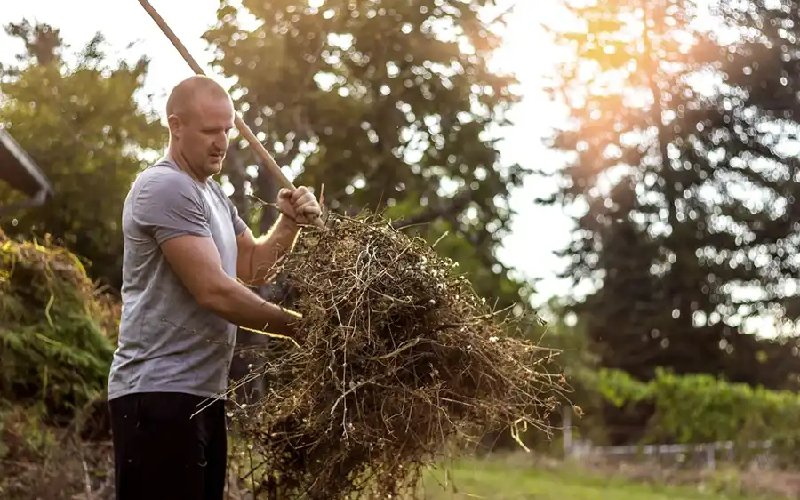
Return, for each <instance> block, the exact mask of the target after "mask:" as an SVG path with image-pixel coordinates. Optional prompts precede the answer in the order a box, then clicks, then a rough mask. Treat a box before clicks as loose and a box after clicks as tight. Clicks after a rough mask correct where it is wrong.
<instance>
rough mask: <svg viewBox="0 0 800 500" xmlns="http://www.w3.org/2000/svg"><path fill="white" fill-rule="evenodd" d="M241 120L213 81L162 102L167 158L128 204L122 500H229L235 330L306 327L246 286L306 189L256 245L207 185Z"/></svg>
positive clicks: (283, 248) (212, 184) (298, 215)
mask: <svg viewBox="0 0 800 500" xmlns="http://www.w3.org/2000/svg"><path fill="white" fill-rule="evenodd" d="M234 116H235V115H234V109H233V104H232V102H231V99H230V97H229V96H228V94H227V92H226V91H225V90H224V89H223V88H222V87H221V86H220V85H219V84H217V83H216V82H214V81H213V80H211V79H209V78H206V77H199V76H195V77H191V78H188V79H186V80H184V81H183V82H181V83H180V84H178V85H177V86H176V87H175V88H174V89H173V91H172V93H171V95H170V97H169V99H168V101H167V117H168V123H169V131H170V140H169V148H168V154H167V155H166V157H165V158H163V159H162V160H161V161H159V162H157V163H156V164H155V165H153V166H151V167H150V168H148V169H146V170H145V171H144V172H142V173H141V174H140V175H139V176H138V177H137V178H136V180H135V182H134V183H133V185H132V186H131V189H130V191H129V193H128V196H127V197H126V200H125V205H124V208H123V215H122V224H123V233H124V242H125V246H124V249H125V250H124V259H123V286H122V300H123V308H122V318H121V322H120V332H119V345H118V347H117V350H116V352H115V353H114V359H113V362H112V365H111V371H110V373H109V384H108V398H109V409H110V412H111V421H112V432H113V438H114V456H115V472H116V487H117V498H118V499H121V500H127V499H148V500H149V499H156V498H165V499H167V498H169V499H221V498H222V494H223V488H224V482H225V470H226V458H227V436H226V422H225V410H224V400H223V398H224V395H223V393H224V392H225V391H226V389H227V384H228V380H227V378H228V370H229V367H230V363H231V359H232V356H233V348H234V343H235V331H236V326H235V325H241V326H246V327H250V328H255V329H259V330H268V331H270V332H275V333H280V334H284V335H294V331H293V328H292V322H293V321H294V320H296V319H297V315H296V314H293V313H290V312H288V311H286V310H284V309H282V308H280V307H279V306H277V305H275V304H271V303H268V302H266V301H264V300H263V299H262V298H261V297H259V296H258V295H256V294H254V293H253V292H251V291H250V290H249V289H248V288H247V287H246V286H245V285H244V284H242V283H240V282H239V281H237V278H238V279H239V280H241V281H242V282H244V283H246V284H253V285H256V284H260V283H263V282H265V280H267V279H268V278H269V277H270V274H271V272H272V269H273V267H274V264H275V263H276V261H277V260H278V259H279V258H280V257H281V256H282V255H284V254H285V253H286V252H287V251H289V250H290V249H291V247H292V245H293V242H294V241H295V239H296V236H297V234H298V230H299V228H298V224H302V223H308V222H310V220H311V219H313V218H314V217H316V216H318V215H319V214H320V206H319V204H318V203H317V200H316V199H315V197H314V195H313V194H312V193H311V192H310V191H309V190H308V189H307V188H305V187H300V188H298V189H296V190H286V189H284V190H281V191H280V192H279V194H278V202H277V206H278V209H279V210H280V211H281V212H282V215H281V216H280V217H279V218H278V220H277V222H276V223H275V225H274V226H273V228H272V230H271V231H270V233H269V234H268V235H267V236H266V237H262V238H259V239H258V240H256V239H254V238H253V235H252V233H251V232H250V230H249V229H248V228H247V226H246V225H245V223H244V221H243V220H242V219H241V218H240V217H239V215H238V214H237V212H236V209H235V207H234V206H233V204H232V203H231V202H230V200H228V198H227V197H226V196H225V195H224V193H223V191H222V189H221V187H220V185H219V184H218V183H217V182H216V181H214V180H213V179H212V178H211V176H212V175H214V174H217V173H219V172H220V170H221V168H222V161H223V159H224V158H225V152H226V150H227V147H228V132H229V131H230V130H231V129H232V128H233V124H234ZM209 398H211V399H209ZM201 409H202V411H200V410H201ZM198 412H199V413H198Z"/></svg>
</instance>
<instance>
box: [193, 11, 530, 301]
mask: <svg viewBox="0 0 800 500" xmlns="http://www.w3.org/2000/svg"><path fill="white" fill-rule="evenodd" d="M492 4H494V2H493V1H491V0H470V1H460V0H459V1H456V0H409V1H403V2H394V1H386V0H375V1H370V2H354V1H351V0H329V1H327V2H325V3H324V4H323V5H322V6H320V7H314V6H312V5H310V4H309V2H307V1H305V0H280V1H273V2H262V1H259V0H252V1H251V0H245V1H244V2H243V6H244V8H243V9H240V8H236V7H234V6H233V5H232V4H231V3H230V2H227V1H224V2H223V3H222V6H221V7H220V9H219V11H218V19H219V22H218V24H217V25H216V26H215V27H214V28H213V29H211V30H209V31H208V33H207V34H206V39H207V40H208V41H209V42H210V43H211V44H212V46H213V47H214V48H215V50H216V60H215V63H216V65H217V66H218V67H219V69H220V73H222V74H224V75H226V76H229V77H236V78H237V84H236V86H235V88H234V90H233V95H234V96H235V97H236V99H237V105H238V108H239V109H241V110H243V111H244V119H245V121H246V122H248V123H249V124H250V126H251V128H253V130H254V131H255V132H256V133H257V134H259V136H260V138H261V139H262V141H263V142H265V143H266V145H267V148H268V149H269V150H270V151H273V152H275V156H276V161H277V162H278V164H280V165H286V166H291V167H292V168H293V169H294V170H296V171H297V172H300V174H301V175H300V177H299V182H301V183H303V184H306V185H310V186H313V187H315V188H319V187H320V185H321V184H323V183H324V184H325V200H326V204H327V205H329V206H330V207H331V208H332V209H334V210H336V211H339V212H345V213H350V214H352V213H356V212H360V211H361V210H362V209H370V210H373V211H375V210H381V211H383V210H384V209H385V210H386V212H385V215H387V216H388V217H390V218H393V219H395V220H398V219H402V220H404V221H405V222H407V223H412V224H414V225H413V227H411V228H409V229H408V231H410V232H415V233H418V234H422V235H423V236H425V237H427V238H428V239H429V240H431V241H434V240H436V239H438V238H439V237H440V236H441V235H442V234H444V233H445V232H448V236H447V237H445V239H444V240H442V241H441V242H440V245H439V246H438V250H439V252H440V253H442V254H444V255H446V256H448V257H451V258H453V259H454V260H457V261H458V262H459V263H460V264H461V268H462V270H463V271H464V272H465V273H466V274H467V275H468V276H469V277H470V278H471V280H472V282H473V284H474V285H475V287H476V289H477V291H478V293H480V294H481V295H482V296H484V297H486V298H487V300H489V301H490V302H491V303H494V301H495V299H496V300H497V303H498V306H500V307H504V306H508V305H511V304H513V303H516V302H518V301H520V291H521V290H522V292H523V294H524V293H526V290H525V287H524V286H523V284H522V283H521V282H518V281H515V280H513V279H511V278H509V277H508V274H507V271H508V270H507V269H506V268H505V267H504V266H503V265H502V264H501V263H500V262H498V259H497V258H496V256H495V250H496V248H497V246H498V244H499V242H500V240H501V238H502V236H503V235H504V233H505V232H506V230H507V226H508V221H509V218H510V216H511V211H510V208H509V205H508V194H509V190H510V189H512V188H513V187H514V186H519V185H520V184H521V182H522V179H523V176H524V174H525V173H526V172H525V170H524V169H522V168H521V167H520V166H517V165H511V166H504V165H501V163H500V158H499V152H498V151H497V149H496V146H495V142H496V140H497V139H498V137H497V136H498V134H497V130H498V126H502V125H506V124H508V122H507V119H506V117H505V113H506V111H507V109H508V108H509V107H510V106H511V105H512V104H513V103H514V102H516V100H517V99H518V97H517V96H516V95H514V94H513V92H512V90H511V86H512V84H513V83H514V82H515V80H514V78H513V77H510V76H508V75H498V74H494V73H492V72H491V71H490V70H489V68H488V64H487V60H488V58H489V56H490V55H491V52H492V50H493V49H494V48H495V47H496V46H497V45H498V42H499V41H498V39H497V37H496V35H495V34H494V32H493V31H492V29H491V28H492V26H490V25H489V24H488V23H487V22H485V21H483V20H482V19H481V17H479V15H478V14H479V11H480V9H482V8H483V7H485V6H491V5H492ZM244 13H247V14H252V16H253V17H254V18H255V19H256V20H257V21H258V23H252V22H250V21H252V19H250V21H248V22H247V23H244V22H243V21H242V19H244V18H245V16H243V15H242V14H244ZM248 17H249V16H248ZM498 22H500V21H498ZM237 145H239V142H237ZM236 149H237V147H234V148H232V151H231V153H230V156H231V161H230V162H229V165H228V173H229V175H228V178H229V180H230V181H231V183H232V184H233V185H234V186H235V189H236V192H235V193H234V195H233V197H234V199H235V200H238V201H237V202H238V203H239V207H240V209H241V210H242V211H244V212H246V211H248V210H249V209H248V207H247V206H246V205H247V204H246V201H247V200H246V197H245V196H244V194H243V193H244V192H245V190H246V189H247V188H248V187H251V188H252V189H253V190H254V192H255V194H256V195H257V196H259V197H260V198H262V199H264V200H271V199H274V196H275V191H276V186H275V183H274V182H273V181H272V180H271V179H270V178H269V176H267V175H251V174H252V173H253V172H252V169H251V171H250V173H248V172H247V170H246V166H247V165H248V164H251V163H253V157H252V156H251V155H250V153H249V152H248V151H246V150H242V151H236ZM263 229H264V224H262V227H261V230H263Z"/></svg>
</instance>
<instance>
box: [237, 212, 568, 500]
mask: <svg viewBox="0 0 800 500" xmlns="http://www.w3.org/2000/svg"><path fill="white" fill-rule="evenodd" d="M455 267H456V266H455V265H454V264H453V263H452V262H451V261H449V260H447V259H444V258H442V257H440V256H439V255H437V254H436V252H435V251H434V250H433V249H432V247H431V246H430V245H429V244H428V243H427V242H425V241H424V240H422V239H417V238H410V237H408V236H407V235H405V234H403V233H400V232H398V231H396V230H394V229H392V228H391V226H390V225H389V224H388V223H387V222H386V221H384V220H382V219H380V218H379V217H377V216H374V217H359V218H348V217H344V216H339V215H331V216H330V218H329V220H328V229H327V230H326V231H319V230H316V229H313V228H310V229H308V230H306V231H305V232H304V233H303V235H302V236H301V239H300V241H298V244H297V248H296V250H295V252H294V253H293V254H292V255H291V256H290V257H289V258H288V259H287V260H286V261H285V262H284V263H283V264H282V270H281V273H282V276H283V278H284V279H286V280H287V281H288V282H289V284H290V285H291V287H292V288H293V290H294V295H295V299H294V301H293V303H291V304H288V305H289V306H291V308H292V309H294V310H297V311H299V312H300V313H301V314H302V315H303V318H302V322H301V324H300V325H299V328H298V330H299V331H300V332H303V338H302V340H301V341H300V343H299V345H292V344H291V343H290V342H285V341H276V342H275V343H277V344H279V345H278V346H276V347H271V348H270V349H269V350H267V351H265V352H263V353H261V355H262V356H263V365H259V366H260V368H259V369H258V370H257V372H258V373H256V374H255V375H265V376H266V378H267V387H268V390H267V394H266V395H265V396H264V397H263V399H261V400H260V401H258V402H256V403H254V404H249V405H247V406H243V407H239V408H238V409H237V410H236V412H235V421H236V423H237V424H238V426H239V427H240V430H241V432H242V433H243V434H244V436H245V437H246V438H247V441H248V442H249V443H250V445H252V451H251V455H252V460H253V462H254V464H253V465H254V468H259V467H260V468H261V470H266V471H270V474H269V481H271V482H274V484H273V485H272V489H273V491H275V490H277V491H278V492H279V493H278V496H279V497H280V498H350V497H351V496H352V495H358V494H361V495H369V496H376V497H377V496H381V497H387V496H388V495H392V496H394V495H395V494H397V493H399V492H402V491H407V490H408V489H409V488H413V486H414V485H415V484H416V483H417V480H418V479H419V474H420V472H421V470H422V468H423V467H424V466H426V465H428V464H430V463H431V462H432V461H434V460H436V459H437V458H439V457H440V455H441V454H442V453H443V452H445V451H446V447H447V446H448V445H449V444H451V443H452V442H453V441H457V440H458V439H471V438H479V437H480V436H481V435H482V434H483V433H484V432H487V431H489V430H492V429H496V428H498V427H500V428H504V427H511V428H512V429H513V428H515V427H517V426H521V425H532V426H534V427H537V428H539V429H541V430H543V431H545V432H546V431H547V429H546V424H545V422H546V420H547V416H548V414H549V413H550V412H551V411H552V410H553V409H554V407H555V405H556V403H557V400H558V396H559V394H560V384H561V380H560V379H561V377H560V375H555V376H554V375H551V374H548V373H547V370H546V368H547V366H548V365H549V361H551V358H552V356H553V353H552V352H551V351H549V350H547V349H543V348H540V347H537V346H536V345H534V344H532V343H530V342H526V341H523V340H520V339H518V338H512V337H509V336H508V335H507V334H508V330H509V328H510V326H511V325H509V324H507V323H505V322H504V321H503V320H501V319H500V315H499V314H496V313H494V312H493V311H491V310H490V308H489V307H488V306H487V305H486V304H485V303H484V301H483V300H481V299H480V298H478V297H477V296H476V294H475V292H474V291H473V290H472V288H471V287H470V284H469V282H468V281H467V279H466V278H464V277H462V276H458V275H457V274H456V272H455V269H454V268H455Z"/></svg>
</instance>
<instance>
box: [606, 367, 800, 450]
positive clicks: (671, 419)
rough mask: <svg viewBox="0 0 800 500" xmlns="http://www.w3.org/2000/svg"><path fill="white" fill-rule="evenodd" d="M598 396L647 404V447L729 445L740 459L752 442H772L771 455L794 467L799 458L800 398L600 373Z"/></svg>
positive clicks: (662, 375)
mask: <svg viewBox="0 0 800 500" xmlns="http://www.w3.org/2000/svg"><path fill="white" fill-rule="evenodd" d="M595 384H596V388H597V390H598V392H599V393H600V394H601V395H602V396H603V398H604V399H605V400H606V401H607V402H609V403H610V404H613V405H614V406H616V407H622V406H624V405H638V404H651V405H653V406H654V407H655V412H654V414H653V415H652V417H651V418H650V420H649V422H648V426H647V427H648V428H647V434H646V436H647V437H646V440H647V441H649V442H662V443H663V442H669V443H682V444H692V443H702V442H714V441H732V442H733V443H734V446H735V448H736V449H737V450H738V451H739V455H740V456H747V455H748V454H749V451H748V450H750V448H749V445H750V444H751V443H752V442H754V441H766V440H769V441H771V442H772V445H773V451H775V452H777V453H778V454H779V455H780V456H781V457H782V458H783V459H785V460H788V461H791V462H795V461H796V460H797V459H798V458H800V455H798V454H797V451H796V448H797V445H798V444H800V426H798V422H800V395H798V394H797V393H794V392H790V391H772V390H767V389H764V388H761V387H751V386H749V385H747V384H740V383H731V382H727V381H724V380H720V379H717V378H714V377H712V376H710V375H675V374H673V373H670V372H667V371H664V370H658V371H657V375H656V377H655V379H653V380H652V381H650V382H640V381H637V380H635V379H633V378H632V377H631V376H630V375H628V374H626V373H624V372H620V371H616V370H600V371H599V372H598V374H597V377H596V379H595Z"/></svg>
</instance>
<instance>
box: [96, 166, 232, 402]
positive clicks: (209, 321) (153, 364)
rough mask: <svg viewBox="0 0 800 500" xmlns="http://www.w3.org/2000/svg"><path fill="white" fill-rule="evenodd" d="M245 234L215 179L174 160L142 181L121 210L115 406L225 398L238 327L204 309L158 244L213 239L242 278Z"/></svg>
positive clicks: (112, 384) (111, 381)
mask: <svg viewBox="0 0 800 500" xmlns="http://www.w3.org/2000/svg"><path fill="white" fill-rule="evenodd" d="M246 228H247V226H246V224H245V223H244V221H243V220H242V219H241V218H240V217H239V215H238V214H237V212H236V208H235V207H234V206H233V204H232V203H231V202H230V200H229V199H228V198H227V196H225V193H224V192H223V191H222V188H221V187H220V185H219V184H218V183H217V182H216V181H214V180H213V179H208V180H207V181H206V182H205V183H203V182H199V181H196V180H195V179H193V178H192V177H191V176H189V174H187V173H186V172H184V171H182V170H180V169H179V168H178V167H177V166H176V165H175V164H174V163H172V162H171V161H169V160H167V159H163V160H161V161H159V162H158V163H156V164H155V165H153V166H151V167H149V168H147V169H146V170H145V171H144V172H142V173H141V174H139V175H138V176H137V178H136V180H135V181H134V183H133V185H132V186H131V189H130V191H129V192H128V196H127V197H126V198H125V204H124V207H123V211H122V231H123V235H124V242H125V245H124V257H123V264H122V280H123V284H122V318H121V320H120V327H119V343H118V346H117V349H116V351H115V352H114V359H113V361H112V363H111V371H110V373H109V377H108V398H109V399H113V398H117V397H120V396H123V395H125V394H130V393H134V392H149V391H155V392H185V393H189V394H194V395H197V396H201V397H212V396H217V395H221V394H222V393H224V392H225V390H226V389H227V385H228V370H229V367H230V363H231V359H232V357H233V348H234V345H235V339H236V327H235V326H234V325H232V324H231V323H229V322H228V321H226V320H224V319H222V318H221V317H219V316H217V315H216V314H214V313H212V312H211V311H209V310H207V309H204V308H203V307H201V306H200V305H199V304H198V303H197V301H196V300H195V299H194V297H192V295H191V294H190V293H189V291H188V290H187V289H186V287H184V285H183V284H182V283H181V282H180V280H179V279H178V276H177V275H176V274H175V273H174V272H173V271H172V268H171V267H170V265H169V263H168V262H167V260H166V259H165V257H164V255H163V254H162V252H161V249H160V247H159V245H160V244H161V243H164V242H165V241H167V240H168V239H170V238H174V237H176V236H181V235H195V236H207V237H211V238H212V239H213V240H214V244H215V245H216V246H217V249H218V250H219V254H220V257H221V258H222V267H223V269H224V270H225V272H226V273H227V274H228V275H229V276H231V277H234V278H235V277H236V254H237V248H236V236H237V235H239V234H241V233H242V232H243V231H244V230H245V229H246ZM197 272H198V273H202V272H203V270H202V269H198V270H197Z"/></svg>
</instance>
